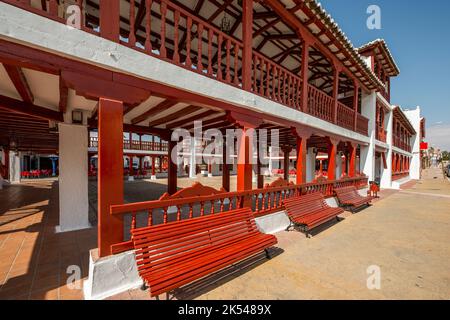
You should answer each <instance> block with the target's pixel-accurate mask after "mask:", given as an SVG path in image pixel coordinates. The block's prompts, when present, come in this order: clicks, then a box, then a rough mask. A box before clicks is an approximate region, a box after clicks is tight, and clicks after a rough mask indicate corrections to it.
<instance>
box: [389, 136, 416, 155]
mask: <svg viewBox="0 0 450 320" xmlns="http://www.w3.org/2000/svg"><path fill="white" fill-rule="evenodd" d="M393 140H394V146H395V147H397V148H400V149H402V150H405V151H407V152H411V150H412V148H411V145H409V144H408V143H407V142H405V141H403V140H402V139H401V137H398V136H394V138H393Z"/></svg>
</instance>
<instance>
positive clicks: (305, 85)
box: [300, 40, 310, 112]
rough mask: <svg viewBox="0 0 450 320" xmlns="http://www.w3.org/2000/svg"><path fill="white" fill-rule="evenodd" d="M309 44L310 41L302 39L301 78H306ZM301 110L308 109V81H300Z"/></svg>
mask: <svg viewBox="0 0 450 320" xmlns="http://www.w3.org/2000/svg"><path fill="white" fill-rule="evenodd" d="M309 46H310V43H309V42H308V41H307V40H303V46H302V61H301V69H300V72H301V79H308V72H309V70H308V61H309ZM300 94H301V110H302V111H303V112H307V111H308V110H309V107H308V97H309V90H308V81H303V82H302V88H301V93H300Z"/></svg>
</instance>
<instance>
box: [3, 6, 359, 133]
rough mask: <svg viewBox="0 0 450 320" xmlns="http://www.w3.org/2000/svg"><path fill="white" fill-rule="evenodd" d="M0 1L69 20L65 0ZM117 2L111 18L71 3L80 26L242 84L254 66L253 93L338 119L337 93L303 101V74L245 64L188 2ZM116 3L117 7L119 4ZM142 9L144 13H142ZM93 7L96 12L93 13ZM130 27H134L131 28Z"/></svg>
mask: <svg viewBox="0 0 450 320" xmlns="http://www.w3.org/2000/svg"><path fill="white" fill-rule="evenodd" d="M0 1H1V2H5V3H9V4H11V5H14V6H17V7H20V8H22V9H25V10H27V11H30V12H33V13H35V14H38V15H41V16H44V17H46V18H49V19H52V20H55V21H58V22H61V23H64V24H65V23H66V21H65V19H64V17H65V13H64V14H63V12H64V11H65V8H62V7H61V6H63V4H64V5H65V6H66V7H67V5H68V4H69V2H64V3H62V2H61V1H58V0H47V1H31V0H0ZM113 1H118V2H119V3H118V4H117V7H120V10H116V11H117V12H113V10H111V8H108V14H110V15H111V16H110V17H108V20H107V21H102V20H101V18H102V14H101V13H102V5H103V3H107V4H108V5H109V4H110V3H109V2H99V3H97V2H94V1H84V0H73V1H72V3H74V4H77V5H78V6H79V8H80V9H81V12H82V16H81V29H82V30H83V31H86V32H89V33H93V34H95V35H98V36H100V37H103V38H106V39H109V40H111V41H115V42H118V43H121V44H122V45H124V46H127V47H130V48H132V49H133V50H137V51H139V52H142V53H145V54H147V55H150V56H154V57H157V58H159V59H162V60H164V61H167V62H170V63H172V64H175V65H177V66H179V67H182V68H185V69H188V70H190V71H192V72H196V73H198V74H201V75H203V76H207V77H210V78H212V79H215V80H217V81H221V82H224V83H227V84H229V85H232V86H235V87H238V88H241V89H243V84H242V78H243V76H242V72H243V70H244V69H245V70H250V71H248V72H251V79H252V82H251V85H249V88H248V90H251V92H253V93H255V94H258V95H261V96H264V97H266V98H268V99H271V100H274V101H276V102H279V103H281V104H283V105H286V106H288V107H291V108H293V109H295V110H303V111H304V112H307V113H309V114H310V115H312V116H315V117H317V118H320V119H322V120H325V121H328V122H331V123H333V122H334V112H335V110H334V106H335V104H334V102H335V100H334V99H333V97H331V96H329V95H327V94H326V93H325V92H323V91H321V90H319V89H316V88H315V87H313V86H311V85H308V86H307V88H308V89H307V91H308V92H307V95H308V99H307V100H308V103H307V104H308V105H307V106H301V101H302V99H301V97H302V92H301V90H302V81H303V80H302V79H301V77H299V76H298V75H296V74H295V73H293V72H291V71H289V70H288V69H286V68H285V67H283V66H281V65H279V64H277V63H275V62H274V61H272V60H270V59H269V58H267V57H265V56H264V55H262V54H260V53H258V52H255V51H253V55H252V61H251V64H252V66H251V67H250V68H243V61H242V57H243V48H244V45H243V43H242V42H241V41H240V40H238V39H237V38H234V37H232V36H230V35H228V34H226V33H224V32H222V31H221V30H219V29H218V28H216V27H214V26H213V25H212V24H211V23H208V22H207V21H206V20H203V19H202V18H201V17H199V16H198V15H194V14H191V13H190V12H189V11H188V10H186V9H184V7H183V6H181V5H180V6H179V5H176V4H175V3H173V2H171V1H170V0H142V1H140V2H137V1H135V0H127V1H125V0H123V1H119V0H111V3H113ZM72 3H70V4H72ZM141 5H142V6H145V10H139V9H138V7H139V6H141ZM111 6H112V7H115V6H116V3H115V2H114V3H113V4H112V5H111ZM61 9H62V10H61ZM119 11H120V12H119ZM138 11H139V12H141V13H142V12H144V13H143V14H141V15H140V16H138V14H137V13H138ZM92 12H96V13H97V14H95V15H93V14H92ZM103 16H104V15H103ZM114 19H117V20H120V22H121V23H120V27H119V30H118V31H117V30H114V28H113V26H114V25H115V24H114V23H108V22H111V21H114ZM125 26H129V30H128V29H127V28H126V27H125ZM109 29H111V30H109ZM115 33H117V34H115ZM338 108H339V109H340V110H341V111H343V113H341V112H338V121H337V123H336V124H337V125H340V126H343V127H344V128H347V129H353V122H352V124H350V113H351V112H352V111H350V110H347V109H344V108H343V106H342V105H338ZM365 122H366V119H364V117H362V116H361V115H358V127H357V131H358V132H359V133H362V134H365V135H367V130H366V128H365V127H366V124H365Z"/></svg>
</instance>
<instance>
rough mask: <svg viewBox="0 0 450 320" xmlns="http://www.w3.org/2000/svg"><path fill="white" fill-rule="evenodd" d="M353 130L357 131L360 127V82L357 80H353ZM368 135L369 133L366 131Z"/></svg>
mask: <svg viewBox="0 0 450 320" xmlns="http://www.w3.org/2000/svg"><path fill="white" fill-rule="evenodd" d="M353 86H354V89H353V128H352V130H353V131H357V128H358V104H359V84H358V82H357V81H353ZM365 134H366V135H367V134H368V132H367V133H365Z"/></svg>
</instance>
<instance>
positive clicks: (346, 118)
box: [337, 102, 355, 130]
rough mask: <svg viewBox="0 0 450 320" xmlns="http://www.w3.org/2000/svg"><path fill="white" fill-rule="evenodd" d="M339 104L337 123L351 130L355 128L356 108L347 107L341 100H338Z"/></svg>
mask: <svg viewBox="0 0 450 320" xmlns="http://www.w3.org/2000/svg"><path fill="white" fill-rule="evenodd" d="M337 104H338V105H337V125H338V126H341V127H343V128H346V129H349V130H353V119H354V116H355V110H353V109H351V108H349V107H347V106H346V105H345V104H343V103H341V102H338V103H337Z"/></svg>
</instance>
